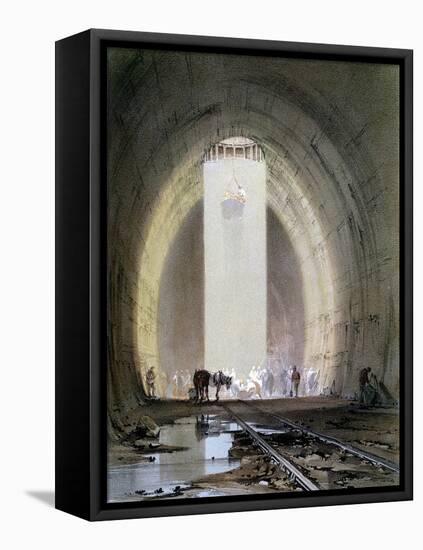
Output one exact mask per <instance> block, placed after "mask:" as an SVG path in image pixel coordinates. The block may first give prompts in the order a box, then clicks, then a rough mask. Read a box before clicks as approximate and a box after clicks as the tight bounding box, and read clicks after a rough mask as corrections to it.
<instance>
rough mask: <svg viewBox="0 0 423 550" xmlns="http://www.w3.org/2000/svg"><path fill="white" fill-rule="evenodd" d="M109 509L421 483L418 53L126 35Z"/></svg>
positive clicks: (110, 82) (115, 66) (111, 173)
mask: <svg viewBox="0 0 423 550" xmlns="http://www.w3.org/2000/svg"><path fill="white" fill-rule="evenodd" d="M105 74H106V87H107V90H106V107H105V109H106V133H107V140H106V141H107V144H106V167H107V178H106V185H107V214H106V218H107V262H106V264H107V265H106V272H107V497H106V501H107V503H108V504H122V503H126V504H128V503H139V504H140V505H142V504H145V503H149V504H152V503H156V502H159V501H160V502H161V501H164V502H173V503H177V502H181V503H187V502H197V501H207V502H209V501H213V499H220V501H222V499H223V500H224V499H231V498H233V497H251V496H255V497H257V498H263V499H266V498H269V497H274V496H275V495H279V496H281V497H284V496H287V497H289V496H290V495H292V494H297V493H301V494H305V493H307V494H309V493H310V494H343V493H346V492H349V493H354V492H363V491H364V490H375V489H377V490H380V491H383V490H388V489H389V490H393V489H395V488H398V487H399V486H400V480H401V468H400V464H401V458H402V457H401V414H400V408H401V407H400V405H401V399H400V398H401V387H402V386H401V369H400V328H401V323H400V312H401V309H400V162H401V147H400V129H401V121H400V118H401V117H400V114H401V113H400V105H401V97H400V95H401V94H400V90H401V78H400V66H399V65H398V64H396V63H391V62H388V61H386V60H385V61H377V60H372V59H367V60H345V59H337V58H330V57H328V58H321V59H319V58H318V57H316V56H311V55H310V56H308V57H307V55H303V56H298V55H297V56H293V55H288V54H287V55H284V54H283V53H279V54H273V55H267V54H266V55H265V54H264V53H263V54H260V52H255V53H252V52H251V51H242V50H239V51H231V52H225V51H213V49H207V48H203V49H201V48H194V47H191V48H190V47H188V46H184V47H182V46H181V47H180V48H178V47H177V46H176V45H175V46H174V47H173V48H170V47H162V48H161V47H160V46H159V45H151V44H150V45H149V44H144V45H137V44H136V43H135V44H134V43H132V44H128V43H126V44H123V45H119V44H111V45H109V46H108V47H107V48H106V65H105Z"/></svg>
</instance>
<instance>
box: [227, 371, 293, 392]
mask: <svg viewBox="0 0 423 550" xmlns="http://www.w3.org/2000/svg"><path fill="white" fill-rule="evenodd" d="M231 376H232V379H233V382H232V386H231V397H234V398H239V399H263V398H272V397H288V396H290V397H298V394H299V388H300V382H301V373H300V371H299V369H298V368H297V366H296V365H293V366H292V367H290V368H288V369H286V368H285V369H284V368H277V367H268V366H266V367H260V366H257V367H256V366H253V367H252V368H251V370H250V372H249V374H248V376H247V378H246V379H242V378H237V377H236V374H235V372H234V371H232V373H231Z"/></svg>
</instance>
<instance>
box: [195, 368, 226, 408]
mask: <svg viewBox="0 0 423 550" xmlns="http://www.w3.org/2000/svg"><path fill="white" fill-rule="evenodd" d="M210 379H211V383H212V384H213V386H216V401H219V391H220V388H221V387H222V386H226V388H227V389H228V390H229V388H230V387H231V384H232V376H226V374H223V372H222V371H218V372H215V373H214V374H211V373H210V372H209V371H208V370H205V369H200V370H196V371H195V373H194V377H193V383H194V387H195V393H196V399H197V402H199V401H204V399H207V401H209V384H210Z"/></svg>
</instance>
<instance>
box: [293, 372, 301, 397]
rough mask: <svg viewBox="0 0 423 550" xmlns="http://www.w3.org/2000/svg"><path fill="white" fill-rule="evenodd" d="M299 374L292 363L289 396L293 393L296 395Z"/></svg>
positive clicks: (299, 378)
mask: <svg viewBox="0 0 423 550" xmlns="http://www.w3.org/2000/svg"><path fill="white" fill-rule="evenodd" d="M300 380H301V375H300V373H299V371H298V370H297V367H296V366H295V365H294V366H293V368H292V375H291V397H292V396H293V394H295V397H298V386H299V385H300Z"/></svg>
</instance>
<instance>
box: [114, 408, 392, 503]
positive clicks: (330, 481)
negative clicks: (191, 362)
mask: <svg viewBox="0 0 423 550" xmlns="http://www.w3.org/2000/svg"><path fill="white" fill-rule="evenodd" d="M225 403H226V404H228V405H229V406H231V407H235V408H236V407H237V406H241V405H237V403H236V402H230V401H225ZM252 404H253V405H254V406H256V407H259V408H260V409H261V410H263V411H264V412H269V413H273V414H278V415H281V416H284V417H286V418H288V419H290V420H291V421H294V422H296V423H298V424H300V425H302V426H304V427H308V428H310V429H312V430H314V431H317V432H321V433H324V434H326V435H331V436H333V437H336V438H338V439H340V440H342V441H344V442H348V443H350V444H352V445H354V446H356V447H358V448H361V449H363V450H366V451H370V452H371V453H372V454H375V455H377V456H380V457H382V458H386V459H388V460H390V461H392V462H396V463H398V462H399V413H398V410H397V409H393V408H365V407H361V406H360V405H358V404H357V403H354V402H350V401H344V400H340V399H334V398H322V397H308V398H298V399H295V398H293V399H273V400H257V401H253V402H252ZM147 411H148V412H147ZM141 414H143V415H145V414H148V415H149V416H150V417H151V418H152V419H153V420H154V421H155V422H156V423H157V425H158V426H163V425H168V424H172V423H173V422H174V421H175V420H177V419H178V418H185V417H190V416H198V415H201V414H203V415H212V416H213V415H218V416H219V415H220V416H222V415H223V416H224V415H225V414H226V412H225V411H224V409H223V408H222V406H221V405H220V404H218V403H215V402H211V403H209V404H201V405H196V404H193V403H191V402H187V401H153V402H151V403H149V404H148V406H147V407H142V409H141V410H139V411H134V412H133V413H131V415H130V416H128V417H127V418H126V419H125V424H126V426H127V432H128V433H131V429H132V428H131V427H132V426H133V425H134V424H136V423H137V419H138V418H139V417H140V415H141ZM242 417H243V419H244V420H246V421H249V422H254V421H256V420H257V413H256V411H254V409H252V410H251V412H250V413H249V414H247V413H246V410H245V406H244V408H243V409H242ZM125 437H126V440H125V441H123V444H122V443H113V444H110V447H109V465H110V466H116V465H122V464H136V463H141V462H146V461H148V460H151V457H149V455H151V453H152V452H154V453H162V452H178V450H181V449H182V448H178V447H172V446H163V445H160V444H158V442H157V440H155V439H154V438H144V439H143V438H140V439H135V438H134V436H132V439H131V437H129V438H128V437H127V435H126V436H125ZM266 437H268V438H269V442H271V443H272V445H274V446H276V447H277V448H278V450H279V451H281V452H282V453H284V454H285V456H287V457H289V459H290V460H292V461H293V462H294V463H295V464H296V465H297V467H298V468H299V469H302V470H303V471H304V472H305V473H307V475H308V476H309V477H311V478H312V479H313V480H314V481H315V482H316V483H317V484H318V485H319V486H320V487H321V488H322V489H327V488H334V487H339V488H351V487H366V486H375V485H378V486H383V485H393V484H397V483H398V478H397V476H395V475H392V474H390V473H388V472H386V471H384V470H383V469H379V470H378V469H375V467H374V466H372V465H370V464H366V462H365V461H361V460H360V459H357V458H355V457H352V456H351V455H348V454H347V455H345V453H340V452H334V449H333V447H332V448H331V447H328V448H326V449H325V448H324V447H322V445H318V446H316V445H315V442H314V441H312V440H310V439H308V438H304V436H301V434H297V438H295V437H293V436H292V434H290V435H288V434H286V435H285V436H284V434H275V435H273V436H272V435H268V436H266ZM278 438H279V440H278ZM230 455H231V456H233V457H236V458H239V459H240V460H241V462H240V464H239V466H238V467H236V468H234V469H232V470H230V471H227V472H223V473H217V474H211V475H207V476H205V477H200V478H198V479H196V480H194V481H193V482H192V484H191V487H190V488H186V489H184V490H176V491H175V492H174V493H173V494H172V496H173V497H174V498H182V497H185V498H186V497H192V496H198V495H199V494H201V490H202V489H204V491H205V492H207V494H213V492H214V491H216V492H218V494H220V495H221V494H224V495H234V494H235V495H242V494H251V493H272V492H285V491H295V490H299V489H298V488H296V487H295V486H294V485H293V484H292V483H291V481H289V479H288V478H287V476H286V475H285V473H284V472H282V471H281V470H280V469H279V468H278V467H277V466H275V465H274V464H272V463H270V461H269V460H268V458H267V457H265V456H263V455H261V454H260V452H258V451H257V450H256V449H254V447H253V446H252V445H251V441H250V440H249V439H248V437H246V436H245V434H243V433H241V432H240V433H239V434H237V435H236V437H235V439H234V443H233V447H232V449H230ZM143 498H161V495H160V494H157V495H153V496H151V497H143ZM166 498H169V495H167V496H166Z"/></svg>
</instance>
